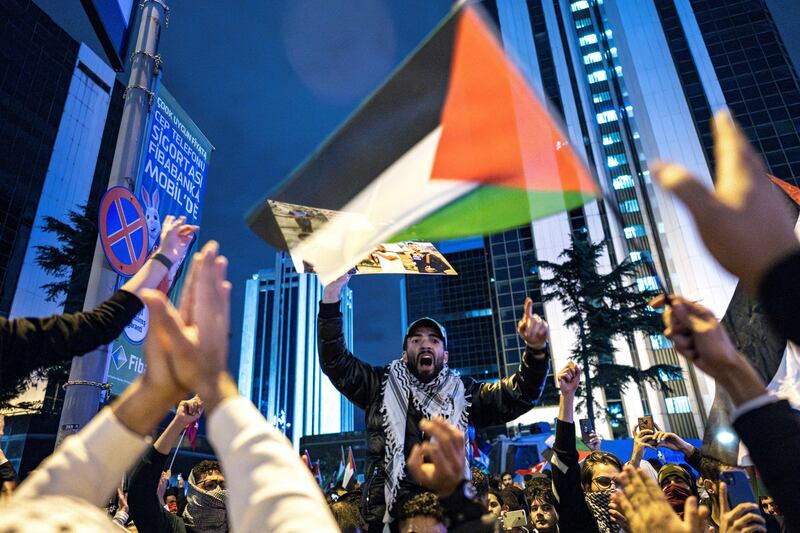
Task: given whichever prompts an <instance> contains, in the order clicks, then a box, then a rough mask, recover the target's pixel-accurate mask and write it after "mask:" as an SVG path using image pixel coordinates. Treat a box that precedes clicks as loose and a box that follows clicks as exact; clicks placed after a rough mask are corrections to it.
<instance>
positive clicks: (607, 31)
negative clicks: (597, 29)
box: [606, 30, 613, 39]
mask: <svg viewBox="0 0 800 533" xmlns="http://www.w3.org/2000/svg"><path fill="white" fill-rule="evenodd" d="M612 35H613V33H612V32H611V30H606V37H607V38H608V39H611V36H612Z"/></svg>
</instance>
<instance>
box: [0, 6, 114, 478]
mask: <svg viewBox="0 0 800 533" xmlns="http://www.w3.org/2000/svg"><path fill="white" fill-rule="evenodd" d="M123 90H124V87H123V86H122V84H120V83H119V82H118V81H117V80H116V76H115V74H114V72H113V70H111V68H110V67H108V66H107V65H106V64H105V63H104V62H103V61H102V60H101V59H100V58H98V57H97V56H96V55H95V54H94V53H93V52H92V51H91V50H90V49H89V48H88V47H87V46H85V45H84V44H82V43H79V42H77V41H75V40H74V39H72V38H71V37H70V36H69V35H68V34H67V33H66V32H65V31H64V30H63V29H61V28H60V27H59V26H58V25H57V24H56V23H54V22H53V21H52V20H51V19H50V18H49V17H48V16H47V15H46V14H45V13H44V12H42V11H41V10H40V9H39V8H38V7H37V6H36V4H35V3H34V2H32V1H30V0H4V1H2V2H0V115H2V117H3V119H2V121H0V314H2V315H4V316H11V317H14V316H46V315H48V314H52V313H58V312H61V311H64V310H66V311H75V310H79V309H77V308H76V306H77V307H81V306H82V305H81V304H82V302H83V297H84V295H83V292H84V291H85V285H84V286H81V283H75V284H74V290H73V291H72V292H74V294H69V295H68V297H67V307H66V308H65V307H64V305H62V304H61V303H59V302H48V301H47V300H46V296H45V291H44V290H43V289H42V285H44V284H45V283H48V282H51V281H53V280H52V278H50V277H49V276H48V275H46V274H45V273H44V272H43V271H42V270H41V268H39V266H38V265H37V264H36V249H35V247H36V246H41V245H51V244H56V242H55V237H54V236H53V235H51V234H48V233H45V232H44V231H42V230H41V225H42V223H43V221H44V219H45V217H47V216H52V217H54V218H56V219H59V220H65V219H66V214H67V212H68V211H69V210H76V211H80V206H82V205H84V204H87V203H94V204H97V203H99V199H100V196H101V195H102V193H103V192H104V191H105V189H106V187H107V184H108V175H109V169H110V164H111V161H112V159H113V156H114V148H115V143H116V138H117V132H118V130H119V122H120V118H121V116H122V103H123V98H122V94H123ZM87 238H88V239H96V235H94V236H91V235H90V236H87ZM76 302H77V303H76ZM56 374H57V373H51V374H49V375H48V377H54V379H48V380H44V381H41V382H39V383H38V384H37V386H35V387H33V388H32V389H30V390H29V391H28V392H27V393H25V394H24V395H23V396H22V397H20V398H17V399H16V400H14V401H13V403H14V405H19V404H20V403H21V402H26V403H27V405H26V408H25V409H19V408H7V409H5V412H6V414H7V417H6V435H7V438H6V455H7V456H8V457H9V459H10V460H11V462H12V464H14V466H15V467H16V468H17V469H18V470H19V471H20V472H27V471H28V470H29V469H31V468H33V467H34V466H35V465H36V464H38V463H39V462H40V461H41V460H42V459H43V458H44V457H45V456H47V455H49V454H50V453H51V452H52V450H53V445H54V442H55V432H56V430H57V424H58V414H59V412H60V409H61V401H62V400H63V392H62V391H61V388H60V385H61V383H63V381H59V380H58V379H56V378H55V376H56ZM63 378H64V379H65V376H63Z"/></svg>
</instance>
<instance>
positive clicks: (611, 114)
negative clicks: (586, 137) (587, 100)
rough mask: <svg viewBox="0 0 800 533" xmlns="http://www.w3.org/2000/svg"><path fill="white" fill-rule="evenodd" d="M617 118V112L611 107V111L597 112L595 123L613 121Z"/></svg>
mask: <svg viewBox="0 0 800 533" xmlns="http://www.w3.org/2000/svg"><path fill="white" fill-rule="evenodd" d="M617 118H618V117H617V112H616V111H614V110H613V109H612V110H611V111H603V112H602V113H598V114H597V123H598V124H605V123H607V122H613V121H615V120H617Z"/></svg>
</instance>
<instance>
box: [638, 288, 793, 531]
mask: <svg viewBox="0 0 800 533" xmlns="http://www.w3.org/2000/svg"><path fill="white" fill-rule="evenodd" d="M670 302H671V306H670V307H668V308H667V309H665V311H664V314H663V318H664V323H665V325H666V330H665V331H664V334H665V335H666V336H667V337H668V338H669V339H670V340H671V341H672V343H673V345H674V346H675V349H676V350H677V351H678V352H679V353H680V354H681V355H683V356H684V357H686V358H688V359H690V360H692V361H693V362H694V364H695V365H697V367H698V368H700V370H702V371H704V372H705V373H707V374H708V375H710V376H711V377H713V378H714V379H715V381H716V382H717V384H718V385H721V386H722V388H724V389H725V390H726V391H727V393H728V394H729V395H730V397H731V401H732V402H733V404H734V406H735V409H734V411H733V413H732V416H731V418H732V421H733V427H734V429H735V430H736V432H737V433H738V434H739V437H741V439H742V442H744V444H745V445H746V446H747V448H748V450H749V451H750V456H751V457H752V459H753V463H755V466H756V468H758V470H759V472H760V474H761V476H762V478H763V480H764V484H765V485H766V487H767V489H768V490H769V492H770V494H771V495H772V496H773V497H774V498H775V501H776V502H777V503H778V505H780V507H781V509H783V510H784V514H785V517H786V524H787V526H788V528H789V529H790V530H795V529H800V496H798V493H797V490H796V485H797V482H796V475H795V473H796V472H800V415H799V414H798V413H797V411H795V410H794V409H792V408H791V406H790V405H789V403H788V402H787V401H786V400H780V401H779V400H778V399H777V398H776V397H774V396H771V395H769V394H768V393H767V389H766V387H765V385H764V382H763V381H762V380H761V377H760V376H759V375H758V373H757V372H756V371H755V370H754V369H753V367H752V366H750V363H749V362H748V361H747V359H746V358H745V357H744V356H743V355H741V354H740V353H738V352H737V351H736V348H735V347H734V346H733V343H732V342H731V340H730V338H729V337H728V334H727V333H726V331H725V329H724V328H723V327H722V326H721V325H720V324H719V322H718V321H717V319H716V317H715V316H714V314H713V313H712V312H711V311H710V310H709V309H707V308H705V307H703V306H701V305H699V304H697V303H694V302H690V301H687V300H685V299H684V298H681V297H679V296H672V297H671V299H670ZM653 303H655V304H656V305H657V306H663V305H665V301H664V299H663V298H662V299H659V300H657V301H656V302H653Z"/></svg>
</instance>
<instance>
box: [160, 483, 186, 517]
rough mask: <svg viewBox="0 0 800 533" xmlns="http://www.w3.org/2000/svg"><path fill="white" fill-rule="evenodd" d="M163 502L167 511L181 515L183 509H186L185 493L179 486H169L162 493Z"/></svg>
mask: <svg viewBox="0 0 800 533" xmlns="http://www.w3.org/2000/svg"><path fill="white" fill-rule="evenodd" d="M164 503H165V505H166V507H167V511H169V512H170V513H172V514H176V515H178V516H183V510H184V509H186V494H184V491H183V489H182V488H180V487H169V488H168V489H167V490H166V492H165V493H164Z"/></svg>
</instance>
